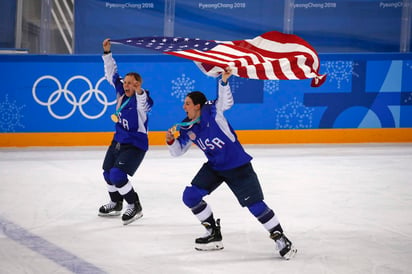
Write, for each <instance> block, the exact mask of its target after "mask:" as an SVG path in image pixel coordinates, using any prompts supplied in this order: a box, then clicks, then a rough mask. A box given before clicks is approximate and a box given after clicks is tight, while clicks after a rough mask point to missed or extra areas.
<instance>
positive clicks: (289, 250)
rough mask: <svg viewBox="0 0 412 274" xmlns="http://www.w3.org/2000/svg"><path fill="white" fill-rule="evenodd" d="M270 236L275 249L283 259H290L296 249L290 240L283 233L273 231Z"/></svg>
mask: <svg viewBox="0 0 412 274" xmlns="http://www.w3.org/2000/svg"><path fill="white" fill-rule="evenodd" d="M270 238H271V239H273V240H274V241H275V243H276V249H277V250H279V254H280V256H281V257H282V258H284V259H285V260H290V259H292V258H293V257H294V256H295V254H296V252H298V250H297V249H296V248H295V247H294V246H293V244H292V242H291V241H290V240H289V239H288V238H287V237H286V236H285V234H283V233H281V232H279V231H274V232H272V233H271V234H270Z"/></svg>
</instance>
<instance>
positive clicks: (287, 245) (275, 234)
mask: <svg viewBox="0 0 412 274" xmlns="http://www.w3.org/2000/svg"><path fill="white" fill-rule="evenodd" d="M247 208H248V209H249V211H250V212H251V213H252V214H253V215H254V216H255V217H256V219H257V220H258V221H259V222H260V223H261V224H262V225H263V226H264V228H266V230H267V231H269V234H270V235H269V237H270V238H271V239H272V240H274V241H275V243H276V249H277V250H278V251H279V254H280V256H281V257H282V258H284V259H286V260H289V259H291V258H292V257H293V256H294V255H295V254H296V252H297V249H296V248H295V247H294V245H293V244H292V242H291V241H290V240H289V239H288V238H287V237H286V235H285V234H284V232H283V228H282V226H281V225H280V222H279V220H278V218H277V216H276V214H275V212H274V211H273V210H272V209H271V208H269V207H268V206H267V205H266V203H265V202H264V201H259V202H257V203H254V204H252V205H249V206H247Z"/></svg>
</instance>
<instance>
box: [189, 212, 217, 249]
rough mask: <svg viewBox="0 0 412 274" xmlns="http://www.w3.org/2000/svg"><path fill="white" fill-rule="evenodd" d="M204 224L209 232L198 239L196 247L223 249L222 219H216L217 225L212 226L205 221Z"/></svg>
mask: <svg viewBox="0 0 412 274" xmlns="http://www.w3.org/2000/svg"><path fill="white" fill-rule="evenodd" d="M202 225H203V226H204V227H205V228H206V231H207V232H206V235H205V236H203V237H200V238H197V239H196V241H195V243H196V244H195V249H196V250H200V251H208V250H220V249H223V243H222V234H221V233H220V219H217V220H216V226H215V227H212V226H211V225H210V224H209V223H207V222H203V223H202Z"/></svg>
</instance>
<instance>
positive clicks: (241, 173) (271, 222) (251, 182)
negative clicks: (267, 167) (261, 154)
mask: <svg viewBox="0 0 412 274" xmlns="http://www.w3.org/2000/svg"><path fill="white" fill-rule="evenodd" d="M225 177H226V178H227V179H226V181H227V183H228V186H229V188H230V189H231V190H232V192H233V193H234V194H235V196H236V198H237V199H238V201H239V203H240V204H241V205H242V206H243V207H247V208H248V209H249V211H250V212H251V213H252V214H253V215H254V216H255V217H256V219H257V220H258V221H259V222H260V223H261V224H262V225H263V227H264V228H265V229H266V230H267V231H268V232H269V234H270V237H271V238H272V239H273V240H274V241H275V242H276V246H277V248H278V250H279V253H280V255H281V256H282V257H283V258H286V259H290V258H291V257H292V256H293V255H294V254H295V253H296V249H294V248H293V245H292V242H290V241H289V239H287V238H286V236H285V235H284V234H283V229H282V226H281V225H280V222H279V220H278V218H277V216H276V215H275V213H274V211H273V210H272V209H271V208H269V207H268V206H267V205H266V203H265V202H263V199H264V197H263V192H262V188H261V186H260V183H259V179H258V177H257V175H256V173H255V171H254V170H253V167H252V165H251V164H250V163H249V164H247V165H244V166H242V167H239V168H236V169H233V170H230V171H228V172H226V174H225Z"/></svg>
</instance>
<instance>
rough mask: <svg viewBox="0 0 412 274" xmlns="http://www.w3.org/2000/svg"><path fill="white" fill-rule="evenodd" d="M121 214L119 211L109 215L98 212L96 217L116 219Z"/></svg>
mask: <svg viewBox="0 0 412 274" xmlns="http://www.w3.org/2000/svg"><path fill="white" fill-rule="evenodd" d="M121 213H122V212H121V211H112V212H110V213H101V212H99V213H98V214H97V215H99V216H100V217H116V216H119V215H120V214H121Z"/></svg>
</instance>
